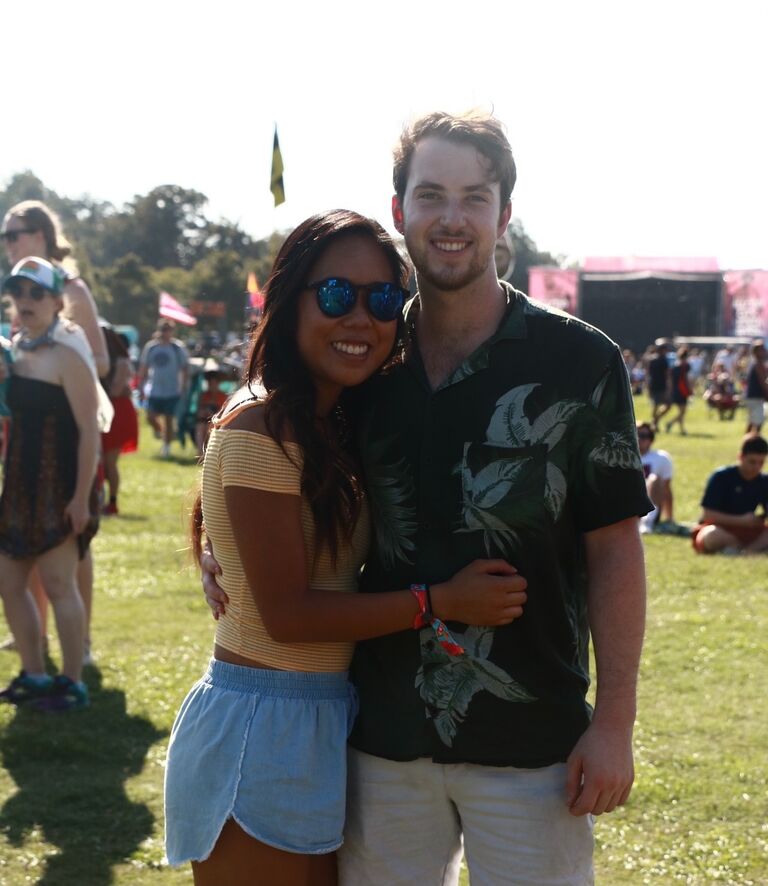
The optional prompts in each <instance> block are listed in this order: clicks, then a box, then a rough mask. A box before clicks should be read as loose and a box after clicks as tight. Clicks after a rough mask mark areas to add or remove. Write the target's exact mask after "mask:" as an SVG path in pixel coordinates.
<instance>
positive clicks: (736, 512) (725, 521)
mask: <svg viewBox="0 0 768 886" xmlns="http://www.w3.org/2000/svg"><path fill="white" fill-rule="evenodd" d="M766 455H768V442H766V441H765V439H764V438H763V437H759V436H757V434H752V435H748V436H746V437H744V439H743V440H742V443H741V451H740V452H739V462H738V464H736V465H733V466H732V467H725V468H719V469H718V470H716V471H715V472H714V474H712V476H711V477H710V478H709V480H708V482H707V488H706V489H705V491H704V498H703V499H702V501H701V506H702V516H701V523H700V524H699V526H697V527H696V528H695V529H694V531H693V535H692V541H693V546H694V548H695V549H696V550H697V551H698V552H699V553H700V554H712V553H715V552H717V551H724V552H727V553H744V554H758V553H761V552H764V551H768V524H766V519H765V518H766V511H767V510H768V474H763V473H761V472H762V469H763V466H764V464H765V458H766ZM758 508H760V509H761V513H760V514H758V513H757V510H758Z"/></svg>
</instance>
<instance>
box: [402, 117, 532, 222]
mask: <svg viewBox="0 0 768 886" xmlns="http://www.w3.org/2000/svg"><path fill="white" fill-rule="evenodd" d="M425 138H442V139H445V140H447V141H452V142H455V143H457V144H461V145H471V146H472V147H473V148H476V149H477V150H478V151H479V152H480V154H482V156H483V157H485V159H486V160H487V161H488V164H489V167H490V172H491V177H492V180H493V181H497V182H498V183H499V191H500V194H501V208H502V209H504V207H505V206H506V205H507V203H508V202H509V199H510V197H511V195H512V191H513V189H514V187H515V181H516V180H517V168H516V167H515V159H514V157H513V156H512V148H511V147H510V144H509V141H508V140H507V136H506V133H505V132H504V126H503V125H502V123H501V121H500V120H497V119H496V118H495V117H493V116H492V115H491V114H487V113H484V112H482V111H468V112H467V113H465V114H458V115H455V114H446V113H445V112H444V111H436V112H434V113H433V114H427V115H426V116H425V117H420V118H419V119H418V120H415V121H414V122H413V123H411V124H410V125H408V126H406V127H405V129H403V131H402V133H401V135H400V141H399V142H398V144H397V146H396V147H395V154H394V167H393V169H392V183H393V185H394V187H395V193H396V194H397V196H398V197H399V198H400V200H402V199H403V196H404V195H405V189H406V187H407V185H408V174H409V173H410V170H411V160H412V158H413V152H414V151H415V149H416V145H417V144H418V143H419V142H420V141H422V140H423V139H425Z"/></svg>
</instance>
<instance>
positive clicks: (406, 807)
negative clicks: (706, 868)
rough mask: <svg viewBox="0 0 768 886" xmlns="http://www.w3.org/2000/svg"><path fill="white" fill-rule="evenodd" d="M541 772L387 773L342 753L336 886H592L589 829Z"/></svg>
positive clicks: (414, 767) (400, 766)
mask: <svg viewBox="0 0 768 886" xmlns="http://www.w3.org/2000/svg"><path fill="white" fill-rule="evenodd" d="M565 779H566V767H565V764H564V763H558V764H556V765H554V766H547V767H545V768H543V769H515V768H512V767H496V766H478V765H472V764H449V765H444V764H439V763H433V762H432V761H431V760H429V759H427V758H422V759H419V760H413V761H410V762H406V763H397V762H393V761H392V760H384V759H382V758H380V757H372V756H370V755H368V754H364V753H361V752H360V751H356V750H354V749H352V748H350V751H349V762H348V783H347V823H346V828H345V832H344V845H343V847H342V848H341V850H340V851H339V886H414V884H416V886H456V884H458V882H459V870H460V866H461V855H462V834H463V850H464V854H465V855H466V860H467V866H468V868H469V875H470V879H471V882H472V886H504V884H509V886H592V884H593V883H594V874H593V870H592V852H593V837H592V826H593V819H592V816H591V815H583V816H578V817H577V816H573V815H571V814H570V812H569V811H568V807H567V805H566V802H565V794H566V789H565Z"/></svg>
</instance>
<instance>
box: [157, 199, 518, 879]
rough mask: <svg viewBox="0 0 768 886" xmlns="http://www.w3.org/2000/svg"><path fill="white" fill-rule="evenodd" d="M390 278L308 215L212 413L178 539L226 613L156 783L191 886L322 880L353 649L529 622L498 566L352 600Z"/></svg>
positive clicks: (367, 248)
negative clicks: (205, 549)
mask: <svg viewBox="0 0 768 886" xmlns="http://www.w3.org/2000/svg"><path fill="white" fill-rule="evenodd" d="M404 280H405V268H404V262H403V260H402V258H401V256H400V254H399V252H398V250H397V248H396V246H395V244H394V243H393V241H392V239H391V238H390V237H389V235H388V234H387V233H386V232H385V231H384V229H383V228H382V227H381V226H380V225H379V224H377V223H376V222H374V221H372V220H370V219H367V218H365V217H363V216H361V215H358V214H357V213H354V212H350V211H347V210H334V211H330V212H326V213H322V214H320V215H316V216H313V217H311V218H309V219H307V220H306V221H305V222H303V223H302V224H301V225H299V227H298V228H297V229H296V230H295V231H294V232H293V233H292V234H290V236H289V237H288V239H287V240H286V242H285V243H284V244H283V246H282V248H281V250H280V252H279V253H278V255H277V258H276V260H275V264H274V267H273V270H272V273H271V275H270V278H269V280H268V282H267V284H266V287H265V302H264V311H263V316H262V319H261V322H260V325H259V326H258V328H257V329H255V330H254V336H253V339H252V342H251V345H250V350H249V354H248V358H247V370H246V378H245V382H246V383H245V385H244V387H243V388H242V390H240V391H239V392H236V393H235V394H234V395H233V396H232V398H231V399H230V401H229V402H228V403H227V404H226V405H225V407H224V408H223V410H222V411H221V412H220V413H219V414H218V416H217V417H215V418H214V422H213V431H212V433H211V437H210V439H209V442H208V446H207V449H206V453H205V460H204V465H203V471H202V495H201V499H200V500H198V504H197V506H196V508H195V517H196V519H195V521H194V526H193V537H192V543H193V547H194V549H195V551H196V552H197V554H198V557H199V552H200V542H201V537H200V533H201V527H202V525H203V523H204V527H205V534H206V537H207V540H208V542H209V543H211V544H212V546H213V550H214V552H215V554H216V557H217V558H218V561H219V563H220V564H221V576H220V578H221V581H222V586H223V589H224V592H225V594H226V597H225V601H226V602H225V603H224V604H223V605H221V606H220V608H219V611H218V623H217V629H216V638H215V644H214V653H213V658H212V660H211V662H210V665H209V668H208V671H207V673H206V675H205V676H204V677H203V679H202V680H200V681H199V682H198V683H197V684H196V685H195V686H194V687H193V688H192V690H191V692H190V693H189V695H188V696H187V698H186V700H185V701H184V703H183V704H182V706H181V709H180V711H179V714H178V716H177V718H176V722H175V724H174V727H173V730H172V733H171V739H170V743H169V748H168V760H167V766H166V783H165V817H166V853H167V856H168V860H169V862H170V863H171V864H174V865H177V864H181V863H183V862H187V861H191V862H192V868H193V873H194V880H195V883H196V884H197V886H214V884H216V886H218V884H222V883H228V884H233V886H236V884H249V886H253V884H264V886H275V884H281V886H293V884H295V886H299V884H307V883H311V884H313V886H333V884H335V883H336V861H335V850H336V849H337V848H338V847H339V845H340V844H341V842H342V827H343V824H344V816H345V793H346V753H347V752H346V740H347V735H348V733H349V730H350V728H351V725H352V721H353V719H354V713H355V707H356V703H355V695H354V690H353V689H352V687H351V685H350V683H349V682H348V679H347V667H348V664H349V660H350V657H351V655H352V649H353V643H354V641H355V640H359V639H361V638H365V637H371V636H377V635H381V634H384V633H388V632H400V633H402V632H414V633H415V631H414V629H415V630H417V631H421V629H422V628H424V627H426V629H427V630H428V631H429V632H430V636H431V637H432V638H433V640H434V642H435V643H436V644H437V645H438V647H439V648H440V649H444V650H446V654H449V655H451V656H453V657H454V658H455V659H456V660H457V661H458V660H459V658H460V657H461V655H462V654H463V650H462V649H461V647H460V646H459V645H458V644H457V643H456V642H455V641H454V638H453V637H452V636H451V634H450V631H449V630H448V629H447V627H446V626H445V620H446V619H454V620H458V621H460V622H466V623H471V624H482V625H499V624H506V623H508V622H510V621H512V620H513V619H514V618H517V617H519V616H520V615H521V613H522V611H523V610H522V606H523V603H524V601H525V592H524V589H525V581H524V580H523V579H522V578H520V577H519V576H517V575H516V572H515V570H514V569H513V568H512V567H510V566H509V564H507V563H506V562H505V561H504V560H502V559H500V558H496V559H479V560H476V561H474V562H472V563H470V564H469V565H468V566H467V567H466V568H463V569H461V570H457V574H456V575H454V576H452V577H450V576H446V577H445V579H444V580H443V581H440V582H435V583H434V584H433V585H432V586H431V587H428V586H427V585H425V584H424V583H421V582H418V581H415V580H414V581H411V582H407V581H401V582H400V584H392V585H391V587H390V588H389V589H388V590H389V592H388V593H385V594H384V593H382V594H366V595H359V594H355V593H351V592H353V591H355V590H356V582H357V574H358V572H359V568H360V566H361V564H362V562H363V560H364V559H365V557H366V554H367V552H368V550H369V542H370V515H369V508H368V496H369V491H370V489H371V487H372V486H374V485H375V484H376V483H377V482H379V479H380V478H378V477H376V476H374V475H368V474H367V473H366V472H365V470H364V466H363V465H362V464H361V461H360V457H359V453H358V449H357V443H356V441H357V437H358V433H359V431H360V428H359V421H358V416H359V414H360V410H361V408H362V407H363V406H364V405H365V404H366V403H367V402H368V401H369V399H370V398H371V397H373V396H375V395H374V390H375V387H376V385H377V384H378V382H379V381H381V378H382V376H381V373H380V370H382V367H384V370H383V371H386V370H387V368H388V367H389V366H391V365H392V364H393V362H394V361H395V360H396V358H397V356H398V354H399V350H400V333H401V331H402V315H401V310H402V307H403V304H404V301H405V299H406V296H407V291H406V290H405V289H404V288H403V283H404ZM385 482H386V481H385ZM366 490H368V492H367V491H366ZM394 588H399V590H398V591H394V590H393V589H394Z"/></svg>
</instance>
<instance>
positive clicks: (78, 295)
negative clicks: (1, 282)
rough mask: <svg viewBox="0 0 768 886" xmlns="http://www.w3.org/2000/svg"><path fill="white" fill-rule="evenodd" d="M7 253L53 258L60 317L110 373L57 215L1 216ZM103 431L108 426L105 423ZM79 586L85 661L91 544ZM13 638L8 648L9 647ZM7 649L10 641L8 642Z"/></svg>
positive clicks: (38, 207)
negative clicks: (57, 275) (59, 288)
mask: <svg viewBox="0 0 768 886" xmlns="http://www.w3.org/2000/svg"><path fill="white" fill-rule="evenodd" d="M0 237H1V238H2V239H3V241H4V243H5V252H6V255H7V256H8V261H9V262H10V264H11V266H12V267H13V265H15V264H16V263H17V262H19V261H21V259H22V258H24V257H25V256H28V255H39V256H41V257H42V258H44V259H47V260H48V261H49V262H51V264H52V265H54V267H56V269H57V270H59V271H61V273H62V274H63V277H64V288H63V290H62V293H61V298H62V310H61V317H62V319H66V320H70V321H71V322H72V323H76V324H77V325H78V326H79V327H80V328H81V329H82V330H83V332H84V333H85V337H86V339H87V341H88V345H89V346H90V349H91V353H92V355H93V362H94V365H95V366H96V372H97V374H98V376H99V377H100V378H101V377H103V376H105V375H106V374H107V373H108V372H109V354H108V352H107V344H106V340H105V338H104V334H103V332H102V330H101V328H100V327H99V319H98V313H97V311H96V302H95V301H94V300H93V295H92V294H91V291H90V289H89V288H88V285H87V284H86V282H85V281H84V280H83V279H82V277H80V274H79V272H78V270H77V265H76V264H75V262H74V261H73V260H72V258H71V255H72V245H71V244H70V242H69V241H68V240H67V238H66V237H65V236H64V232H63V230H62V226H61V222H60V221H59V217H58V216H57V215H56V213H55V212H53V210H51V209H50V208H49V207H48V206H46V205H45V203H41V202H40V201H39V200H24V201H23V202H21V203H17V204H16V205H15V206H12V207H11V208H10V209H9V210H8V212H7V213H6V214H5V218H4V219H3V223H2V230H0ZM102 430H106V427H103V428H102ZM31 585H32V592H33V594H34V597H35V601H36V603H37V607H38V611H39V613H40V623H41V630H42V631H43V637H45V636H46V622H47V617H48V601H47V597H46V593H45V591H44V590H43V587H44V586H41V583H40V581H39V577H38V576H37V574H36V572H34V571H33V573H32V575H31ZM77 587H78V591H79V592H80V596H81V598H82V600H83V606H84V607H85V621H86V625H85V643H84V649H83V659H84V661H85V662H86V663H91V639H90V624H91V610H92V603H93V557H92V554H91V549H90V548H89V549H88V551H87V552H86V554H85V556H84V557H83V558H82V560H80V562H79V563H78V567H77ZM13 645H14V644H13V642H12V643H11V644H10V648H13ZM6 647H7V648H8V644H6Z"/></svg>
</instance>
